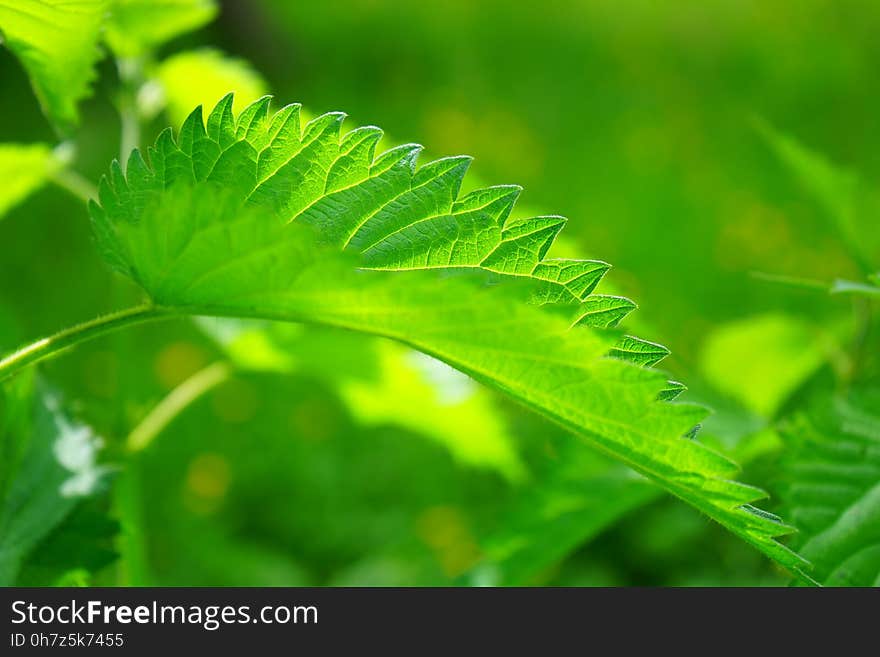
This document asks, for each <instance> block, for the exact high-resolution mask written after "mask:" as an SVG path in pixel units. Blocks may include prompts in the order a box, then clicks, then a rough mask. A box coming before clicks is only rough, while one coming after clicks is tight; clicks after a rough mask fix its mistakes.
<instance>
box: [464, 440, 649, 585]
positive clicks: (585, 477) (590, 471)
mask: <svg viewBox="0 0 880 657" xmlns="http://www.w3.org/2000/svg"><path fill="white" fill-rule="evenodd" d="M555 461H556V462H555V464H553V465H552V466H551V467H550V468H549V469H548V470H549V471H548V472H546V473H543V475H542V476H541V477H540V478H539V479H537V480H536V481H535V482H533V484H532V485H530V486H524V487H523V488H522V489H521V490H520V492H519V493H518V495H517V496H516V497H515V498H514V501H513V503H512V504H511V505H510V508H508V509H506V511H505V512H504V513H503V514H502V517H501V523H500V527H499V529H498V530H497V531H495V532H493V533H492V534H491V535H490V536H488V537H487V538H486V540H485V541H484V542H483V543H484V545H483V547H484V553H485V556H484V559H483V561H482V562H481V563H480V564H479V565H478V566H477V567H476V568H475V569H474V572H473V573H472V576H473V577H474V579H475V581H477V582H479V583H484V584H488V585H493V586H497V585H503V586H524V585H532V584H535V583H537V582H540V579H539V578H540V577H541V575H542V572H543V571H546V570H547V569H548V568H550V567H551V566H553V565H554V564H555V563H557V562H559V561H560V560H562V559H563V558H565V557H566V556H568V555H569V554H571V553H572V552H573V551H574V550H575V549H576V548H578V547H579V546H581V545H583V544H584V543H586V542H588V541H589V540H591V539H593V538H595V537H596V536H598V535H599V534H601V533H602V532H603V531H605V530H607V529H608V528H609V527H611V526H612V525H614V524H615V523H617V522H619V521H620V519H621V518H622V517H623V516H625V515H626V514H628V513H630V512H632V511H634V510H635V509H638V508H641V507H643V506H645V505H646V504H648V503H649V502H651V501H653V500H655V499H657V497H658V496H659V495H661V494H662V491H661V490H660V489H659V488H658V487H657V486H655V485H653V484H652V483H651V482H650V481H648V480H647V479H645V478H644V477H641V476H639V475H638V474H636V473H635V472H633V471H632V470H630V469H629V468H626V467H623V466H621V465H619V464H616V463H609V462H608V460H607V459H605V458H602V457H601V456H600V455H599V454H596V453H595V452H594V451H592V450H589V449H586V448H585V447H584V446H583V445H580V444H577V443H575V442H573V441H569V444H568V445H560V449H559V453H558V454H557V455H555Z"/></svg>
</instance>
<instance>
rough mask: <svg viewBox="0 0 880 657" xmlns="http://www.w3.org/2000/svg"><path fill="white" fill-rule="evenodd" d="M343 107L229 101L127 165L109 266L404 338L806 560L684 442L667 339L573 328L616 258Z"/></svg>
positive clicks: (191, 301) (278, 312) (105, 226)
mask: <svg viewBox="0 0 880 657" xmlns="http://www.w3.org/2000/svg"><path fill="white" fill-rule="evenodd" d="M343 118H344V115H343V114H341V113H329V114H324V115H322V116H319V117H317V118H316V119H314V120H312V121H310V122H308V123H306V124H305V125H301V123H300V107H299V105H289V106H287V107H285V108H283V109H281V110H280V111H278V112H277V113H275V114H270V113H269V98H263V99H261V100H259V101H257V102H255V103H253V104H252V105H250V106H248V107H247V108H246V109H244V110H243V111H242V112H241V114H240V115H239V116H238V117H237V118H236V117H235V116H234V115H233V111H232V97H231V96H227V97H225V98H224V99H223V100H221V101H220V103H218V105H217V106H216V107H215V108H214V109H213V110H212V111H211V113H210V114H209V116H208V118H207V121H203V119H202V113H201V109H197V110H196V111H195V112H193V113H192V114H191V115H190V116H189V118H187V120H186V121H185V122H184V124H183V126H182V128H181V130H180V132H179V134H178V135H177V138H176V139H175V138H174V136H173V135H172V132H171V131H170V130H166V131H165V132H163V133H162V134H161V135H160V136H159V138H158V140H157V142H156V144H155V146H154V147H152V148H151V149H150V151H149V160H150V163H149V165H148V164H147V163H146V162H145V161H144V159H143V157H142V156H141V155H140V153H138V152H134V153H132V155H131V157H130V159H129V161H128V164H127V168H126V171H127V174H126V175H123V173H122V169H121V167H120V166H119V165H118V164H117V163H114V165H113V166H112V167H111V171H110V174H109V176H107V177H105V178H104V179H103V180H102V181H101V184H100V188H99V191H100V194H99V197H100V202H99V203H92V205H91V213H92V218H93V223H94V229H95V236H96V242H97V245H98V247H99V249H100V251H101V253H102V254H103V255H104V257H105V258H106V259H107V261H108V262H109V263H110V264H111V265H112V266H113V267H114V268H116V269H117V270H118V271H120V272H122V273H124V274H125V275H127V276H129V277H130V278H131V279H132V280H134V281H135V282H137V283H138V284H139V285H140V286H141V287H142V288H143V289H144V290H145V291H146V293H147V294H148V295H149V296H150V298H151V299H152V300H153V302H154V303H155V304H156V305H158V306H161V307H163V308H166V309H168V310H169V311H173V312H180V313H189V314H196V315H198V314H201V315H218V316H232V317H255V318H263V319H281V320H288V321H297V322H306V323H314V324H320V325H327V326H336V327H341V328H347V329H352V330H356V331H361V332H365V333H370V334H373V335H378V336H383V337H387V338H392V339H394V340H397V341H398V342H401V343H404V344H406V345H409V346H411V347H413V348H415V349H418V350H419V351H422V352H424V353H426V354H428V355H431V356H433V357H435V358H438V359H439V360H442V361H444V362H446V363H447V364H449V365H451V366H452V367H454V368H456V369H458V370H459V371H462V372H464V373H466V374H469V375H470V376H472V377H473V378H475V379H476V380H478V381H480V382H483V383H485V384H486V385H489V386H491V387H493V388H495V389H497V390H500V391H502V392H504V393H506V394H507V395H510V396H511V397H513V398H515V399H517V400H518V401H520V402H521V403H523V404H525V405H526V406H528V407H530V408H532V409H534V410H536V411H537V412H539V413H541V414H543V415H545V416H546V417H548V418H551V419H553V420H555V421H556V422H558V423H559V424H560V425H562V426H563V427H565V428H567V429H568V430H570V431H572V432H573V433H574V434H576V435H578V436H580V437H582V438H583V439H585V440H587V441H588V442H589V444H591V445H592V446H593V447H595V448H597V449H598V450H600V451H602V452H604V453H605V454H607V455H610V456H612V457H614V458H616V459H618V460H620V461H622V462H624V463H626V464H627V465H629V466H630V467H632V468H633V469H635V470H636V471H638V472H640V473H641V474H643V475H645V476H646V477H648V478H650V479H652V480H654V481H655V482H657V483H659V484H660V485H661V486H663V487H664V488H665V489H666V490H667V491H669V492H671V493H673V494H675V495H677V496H678V497H680V498H681V499H683V500H685V501H686V502H688V503H690V504H692V505H693V506H695V507H697V508H698V509H700V510H702V511H703V512H705V513H706V514H707V515H709V516H710V517H712V518H713V519H715V520H717V521H718V522H720V523H721V524H722V525H724V526H725V527H727V528H728V529H730V530H731V531H733V532H735V533H736V534H737V535H739V536H740V537H742V538H743V539H744V540H746V541H748V542H749V543H751V544H753V545H754V546H756V547H758V548H759V549H760V550H762V551H764V552H765V553H766V554H767V555H769V556H771V557H772V558H774V559H776V560H777V561H778V562H779V563H781V564H782V565H784V566H785V567H787V568H789V569H791V570H793V571H795V572H799V568H800V567H801V566H802V565H803V563H804V562H803V561H802V560H800V558H799V557H797V556H796V555H794V554H793V553H792V552H791V551H789V550H788V549H787V548H785V547H783V546H782V545H780V544H779V543H778V542H776V541H775V540H774V537H776V536H778V535H781V534H784V533H787V532H789V531H790V528H789V527H787V526H786V525H784V524H782V523H780V522H779V521H778V520H777V519H775V518H772V517H769V516H767V515H766V514H763V513H760V512H757V511H756V510H753V508H752V507H751V503H752V502H754V501H756V500H758V499H761V498H763V497H764V493H763V491H760V490H758V489H755V488H752V487H751V486H746V485H744V484H740V483H737V482H735V481H733V477H734V476H735V475H736V473H737V466H736V465H735V464H734V463H732V462H731V461H729V460H728V459H727V458H725V457H724V456H722V455H720V454H718V453H717V452H715V451H713V450H711V449H709V448H707V447H705V446H704V445H702V444H700V443H699V442H698V441H696V440H693V439H689V438H686V437H685V436H686V435H688V434H690V433H691V432H692V430H693V428H694V427H695V426H696V425H697V424H698V423H699V422H700V421H701V420H702V419H703V417H704V416H705V413H706V412H705V410H704V409H703V408H702V407H698V406H694V405H691V404H684V403H678V402H674V403H670V402H667V401H658V396H661V395H662V394H663V393H664V391H666V390H668V385H667V381H666V378H665V377H664V376H663V375H662V373H660V372H658V371H655V370H652V369H649V368H648V367H645V365H650V364H653V363H656V362H657V361H658V360H659V359H660V358H662V357H663V356H664V355H666V353H668V352H667V350H666V349H665V348H663V347H661V346H659V345H655V344H653V343H650V342H645V341H642V340H639V339H637V338H633V337H629V336H623V337H621V335H620V333H618V332H617V331H615V330H611V329H601V328H598V327H592V326H589V324H583V323H578V319H579V318H580V317H582V316H583V315H585V314H586V313H587V311H588V309H589V304H588V307H587V308H586V309H585V307H584V302H585V300H586V299H588V298H589V295H590V293H591V292H592V287H593V285H594V283H595V281H597V280H598V275H597V271H601V270H603V269H607V265H605V264H604V263H596V262H590V261H577V260H559V259H554V258H551V257H548V253H549V251H550V247H551V245H552V243H553V241H554V239H555V237H556V235H557V234H558V232H559V231H560V230H561V229H562V227H563V225H564V223H565V220H564V219H563V218H561V217H556V216H543V217H534V218H531V219H518V220H510V219H509V216H510V212H511V209H512V208H513V204H514V203H515V201H516V199H517V197H518V196H519V193H520V188H519V187H516V186H510V185H506V186H497V187H489V188H486V189H480V190H476V191H473V192H470V193H467V194H460V193H459V190H460V187H461V184H462V180H463V178H464V175H465V172H466V171H467V168H468V165H469V163H470V158H467V157H449V158H443V159H440V160H436V161H433V162H429V163H426V164H423V165H421V166H417V165H416V159H417V157H418V154H419V152H420V150H421V147H420V146H418V145H414V144H405V145H403V146H398V147H396V148H392V149H390V150H388V151H385V152H383V153H381V154H379V155H376V150H377V148H376V147H377V144H378V142H379V140H380V138H381V136H382V131H381V130H379V129H378V128H375V127H364V128H357V129H355V130H352V131H350V132H345V133H343V132H342V129H341V128H342V121H343Z"/></svg>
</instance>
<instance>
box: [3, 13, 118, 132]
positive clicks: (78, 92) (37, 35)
mask: <svg viewBox="0 0 880 657" xmlns="http://www.w3.org/2000/svg"><path fill="white" fill-rule="evenodd" d="M107 7H108V0H0V33H2V35H3V41H4V43H5V44H6V46H7V47H8V48H9V49H10V50H11V51H12V52H13V53H15V55H16V56H17V57H18V58H19V60H21V63H22V65H23V66H24V68H25V70H26V71H27V73H28V76H29V77H30V79H31V85H33V88H34V92H35V93H36V94H37V98H38V99H39V100H40V105H41V106H42V108H43V112H44V113H45V114H46V116H48V117H49V119H51V120H52V121H53V122H54V123H55V124H56V126H57V127H58V128H59V129H60V130H61V131H62V132H66V131H68V130H69V129H70V128H71V127H73V126H74V125H75V124H76V123H77V122H78V120H79V113H78V112H77V103H79V101H80V100H82V99H83V98H85V97H86V96H87V95H88V94H89V86H90V84H91V82H92V79H93V78H94V66H95V62H96V61H97V60H98V57H99V56H100V50H99V49H98V39H99V36H100V30H101V22H102V20H103V18H104V14H105V13H106V11H107Z"/></svg>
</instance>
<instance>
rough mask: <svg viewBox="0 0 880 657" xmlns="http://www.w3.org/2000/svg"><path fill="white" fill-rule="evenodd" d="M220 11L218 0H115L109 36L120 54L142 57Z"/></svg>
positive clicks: (111, 45) (108, 38) (196, 26)
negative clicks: (215, 0)
mask: <svg viewBox="0 0 880 657" xmlns="http://www.w3.org/2000/svg"><path fill="white" fill-rule="evenodd" d="M216 14H217V5H216V4H215V2H214V0H160V1H157V0H113V9H112V11H111V12H110V16H109V18H108V20H107V27H106V34H105V39H106V40H107V44H108V45H109V46H110V48H112V49H113V52H115V53H116V54H117V55H118V56H120V57H141V56H143V55H145V54H147V53H149V52H150V51H152V50H155V49H156V48H157V47H158V46H161V45H162V44H163V43H165V42H166V41H169V40H171V39H173V38H174V37H176V36H179V35H181V34H184V33H186V32H189V31H191V30H195V29H198V28H199V27H201V26H202V25H205V24H206V23H208V22H210V21H211V20H213V18H214V16H215V15H216Z"/></svg>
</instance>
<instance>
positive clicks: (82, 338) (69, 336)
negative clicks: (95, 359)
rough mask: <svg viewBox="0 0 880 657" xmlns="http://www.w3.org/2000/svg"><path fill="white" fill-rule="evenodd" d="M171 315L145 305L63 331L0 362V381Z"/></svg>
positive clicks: (160, 309) (165, 309)
mask: <svg viewBox="0 0 880 657" xmlns="http://www.w3.org/2000/svg"><path fill="white" fill-rule="evenodd" d="M172 314H173V312H172V311H170V310H168V309H167V308H161V307H159V306H154V305H151V304H144V305H141V306H135V307H133V308H128V309H126V310H121V311H119V312H115V313H111V314H109V315H104V316H103V317H98V318H97V319H93V320H91V321H88V322H84V323H82V324H78V325H76V326H73V327H71V328H67V329H64V330H63V331H59V332H58V333H56V334H55V335H52V336H49V337H46V338H43V339H42V340H37V341H36V342H33V343H31V344H29V345H27V346H26V347H22V348H21V349H19V350H18V351H16V352H14V353H12V354H10V355H8V356H6V357H5V358H3V359H2V360H0V381H3V380H5V379H8V378H9V377H11V376H13V375H15V374H16V373H18V372H20V371H21V370H22V369H24V368H25V367H28V366H29V365H33V364H35V363H38V362H40V361H42V360H46V359H47V358H52V357H53V356H55V355H57V354H58V353H59V352H61V351H62V350H64V349H66V348H67V347H71V346H73V345H77V344H80V343H81V342H87V341H88V340H91V339H93V338H97V337H99V336H101V335H105V334H107V333H112V332H113V331H117V330H119V329H121V328H125V327H126V326H132V325H135V324H140V323H142V322H147V321H150V320H154V319H159V318H161V317H168V316H171V315H172Z"/></svg>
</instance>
